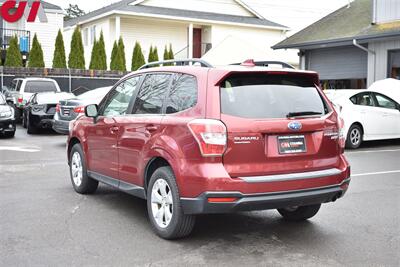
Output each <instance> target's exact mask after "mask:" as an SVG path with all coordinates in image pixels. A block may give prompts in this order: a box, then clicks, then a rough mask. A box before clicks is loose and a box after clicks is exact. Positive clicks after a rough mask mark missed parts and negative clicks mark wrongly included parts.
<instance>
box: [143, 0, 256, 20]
mask: <svg viewBox="0 0 400 267" xmlns="http://www.w3.org/2000/svg"><path fill="white" fill-rule="evenodd" d="M141 5H146V6H156V7H167V8H176V9H184V10H192V11H203V12H214V13H221V12H223V13H224V14H229V15H238V16H248V17H254V15H253V14H251V13H250V12H249V11H247V10H246V9H245V8H243V7H242V6H241V5H240V4H238V3H237V2H236V1H234V0H207V1H204V0H168V1H166V0H148V1H144V2H143V3H141Z"/></svg>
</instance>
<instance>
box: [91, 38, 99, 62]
mask: <svg viewBox="0 0 400 267" xmlns="http://www.w3.org/2000/svg"><path fill="white" fill-rule="evenodd" d="M97 44H98V43H97V40H96V39H94V43H93V48H92V54H91V56H90V64H89V69H90V70H96V69H97V66H98V65H99V64H98V61H99V60H98V48H97V47H98V45H97Z"/></svg>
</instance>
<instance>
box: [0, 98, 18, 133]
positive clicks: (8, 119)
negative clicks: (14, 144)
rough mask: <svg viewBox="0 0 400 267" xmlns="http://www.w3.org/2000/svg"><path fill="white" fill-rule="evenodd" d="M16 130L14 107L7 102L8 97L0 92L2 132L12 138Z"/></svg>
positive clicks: (0, 124)
mask: <svg viewBox="0 0 400 267" xmlns="http://www.w3.org/2000/svg"><path fill="white" fill-rule="evenodd" d="M15 131H16V127H15V118H14V109H13V108H12V107H11V106H10V105H8V104H7V102H6V98H5V96H4V95H3V94H1V93H0V134H1V135H2V136H5V137H8V138H11V137H14V135H15Z"/></svg>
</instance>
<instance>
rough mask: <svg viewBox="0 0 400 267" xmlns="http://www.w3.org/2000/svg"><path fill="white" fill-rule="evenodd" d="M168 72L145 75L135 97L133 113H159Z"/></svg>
mask: <svg viewBox="0 0 400 267" xmlns="http://www.w3.org/2000/svg"><path fill="white" fill-rule="evenodd" d="M170 79H171V75H170V74H150V75H147V76H146V78H145V80H144V82H143V85H142V87H141V89H140V91H139V94H138V96H137V98H136V102H135V105H134V108H133V112H132V113H133V114H161V112H162V106H163V102H164V99H165V94H166V92H167V90H168V86H169V83H170Z"/></svg>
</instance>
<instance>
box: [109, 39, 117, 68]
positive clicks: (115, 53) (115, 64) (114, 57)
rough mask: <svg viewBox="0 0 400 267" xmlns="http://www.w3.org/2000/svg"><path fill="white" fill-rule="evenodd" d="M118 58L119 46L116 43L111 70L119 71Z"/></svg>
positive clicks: (112, 54) (112, 53)
mask: <svg viewBox="0 0 400 267" xmlns="http://www.w3.org/2000/svg"><path fill="white" fill-rule="evenodd" d="M117 56H118V44H117V41H115V42H114V45H113V49H112V52H111V62H110V69H111V70H117Z"/></svg>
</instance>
